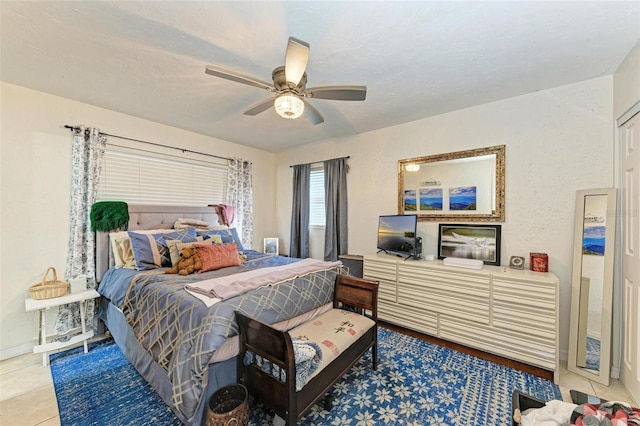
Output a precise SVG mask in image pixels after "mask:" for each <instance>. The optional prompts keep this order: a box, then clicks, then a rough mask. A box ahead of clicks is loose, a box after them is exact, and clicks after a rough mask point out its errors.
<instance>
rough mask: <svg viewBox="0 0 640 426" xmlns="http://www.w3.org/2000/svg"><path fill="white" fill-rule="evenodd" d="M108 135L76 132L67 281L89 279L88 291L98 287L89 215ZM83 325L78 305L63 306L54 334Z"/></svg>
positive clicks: (90, 315)
mask: <svg viewBox="0 0 640 426" xmlns="http://www.w3.org/2000/svg"><path fill="white" fill-rule="evenodd" d="M106 142H107V138H106V136H104V135H102V134H100V130H99V129H96V128H91V127H84V126H78V127H76V128H74V130H73V140H72V154H71V155H72V157H71V158H72V170H71V206H70V211H69V245H68V248H67V266H66V269H65V274H64V275H65V279H67V280H69V279H72V278H76V277H77V276H78V275H86V276H87V288H93V289H95V288H96V274H95V272H96V265H95V240H94V233H93V232H91V227H90V221H89V214H90V212H91V206H92V205H93V203H94V202H95V201H96V196H97V194H98V181H99V179H100V170H101V168H102V160H103V158H104V149H105V144H106ZM94 312H95V304H94V301H93V300H91V301H89V303H88V304H87V312H86V315H87V326H89V327H92V328H93V327H94ZM79 326H80V306H79V303H72V304H69V305H64V306H61V307H60V308H59V310H58V318H57V321H56V325H55V332H56V333H58V334H61V333H66V332H68V331H69V330H71V329H73V328H76V327H79Z"/></svg>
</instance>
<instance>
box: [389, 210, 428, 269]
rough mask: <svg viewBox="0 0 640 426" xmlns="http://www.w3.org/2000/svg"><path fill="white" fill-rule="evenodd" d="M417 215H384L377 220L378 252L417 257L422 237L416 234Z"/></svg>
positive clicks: (420, 248)
mask: <svg viewBox="0 0 640 426" xmlns="http://www.w3.org/2000/svg"><path fill="white" fill-rule="evenodd" d="M417 226H418V216H417V215H415V214H402V215H385V216H380V219H379V221H378V253H379V252H381V251H383V252H385V253H391V254H396V255H398V256H400V257H402V256H406V257H407V258H410V257H413V258H415V259H419V258H420V255H421V254H422V238H420V237H418V235H417V232H416V231H417Z"/></svg>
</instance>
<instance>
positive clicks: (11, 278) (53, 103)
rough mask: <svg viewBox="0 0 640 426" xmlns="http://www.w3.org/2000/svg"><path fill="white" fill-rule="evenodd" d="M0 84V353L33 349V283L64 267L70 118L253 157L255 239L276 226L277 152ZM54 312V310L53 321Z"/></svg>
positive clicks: (130, 134)
mask: <svg viewBox="0 0 640 426" xmlns="http://www.w3.org/2000/svg"><path fill="white" fill-rule="evenodd" d="M0 84H1V85H0V94H1V98H2V106H1V108H2V109H1V121H0V123H1V129H2V134H1V138H0V144H1V145H0V152H1V156H0V157H1V160H0V165H1V166H0V167H1V169H0V176H1V177H0V179H1V181H0V184H1V189H2V191H1V198H0V202H1V205H0V208H1V215H0V235H1V241H0V250H1V252H0V253H1V256H0V259H1V262H0V296H1V299H0V345H1V346H0V358H6V357H8V356H12V355H15V354H17V353H20V352H28V351H30V350H31V347H32V345H33V341H32V337H34V336H36V335H37V314H36V313H33V312H32V313H29V314H27V313H25V312H24V299H25V297H27V296H28V287H29V286H30V285H31V284H33V283H36V282H39V281H40V280H41V278H42V274H43V273H44V271H45V269H46V268H47V267H48V266H54V267H55V268H56V269H57V271H58V274H59V275H63V274H64V268H65V262H66V254H67V238H68V226H69V225H68V215H69V192H70V181H71V176H70V173H71V143H70V141H71V134H70V132H69V130H67V129H64V128H63V127H62V126H63V125H65V124H71V125H75V124H85V125H87V126H95V127H98V128H100V129H102V130H103V131H105V132H107V133H113V134H116V135H122V136H127V137H131V138H136V139H142V140H147V141H151V142H156V143H160V144H166V145H171V146H176V147H180V148H186V149H191V150H194V151H199V152H205V153H211V154H215V155H220V156H223V157H230V156H234V157H240V158H243V159H246V160H249V161H251V162H252V163H253V172H254V188H255V192H254V199H255V207H254V208H255V221H254V245H253V247H254V248H256V249H258V250H262V239H263V238H264V237H267V236H271V235H276V234H277V232H276V227H275V210H276V207H275V184H274V178H275V171H274V164H275V155H274V154H272V153H269V152H266V151H262V150H258V149H254V148H248V147H245V146H241V145H237V144H234V143H230V142H226V141H222V140H219V139H214V138H210V137H206V136H202V135H198V134H195V133H191V132H187V131H184V130H180V129H176V128H172V127H168V126H163V125H160V124H157V123H153V122H150V121H146V120H142V119H138V118H135V117H132V116H128V115H125V114H121V113H117V112H113V111H109V110H106V109H101V108H97V107H93V106H91V105H88V104H83V103H80V102H75V101H71V100H68V99H64V98H60V97H56V96H51V95H48V94H45V93H42V92H37V91H34V90H29V89H25V88H23V87H19V86H15V85H12V84H7V83H0ZM123 142H124V143H126V141H121V140H118V143H123ZM54 317H55V310H52V312H51V313H50V314H49V316H48V325H52V321H53V318H54ZM49 319H51V320H49Z"/></svg>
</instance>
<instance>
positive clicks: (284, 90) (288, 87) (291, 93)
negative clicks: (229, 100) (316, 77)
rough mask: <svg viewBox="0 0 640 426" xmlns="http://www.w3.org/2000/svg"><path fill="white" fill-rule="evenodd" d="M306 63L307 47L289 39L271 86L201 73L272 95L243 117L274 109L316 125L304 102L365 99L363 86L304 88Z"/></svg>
mask: <svg viewBox="0 0 640 426" xmlns="http://www.w3.org/2000/svg"><path fill="white" fill-rule="evenodd" d="M308 60H309V44H308V43H306V42H304V41H301V40H298V39H296V38H293V37H289V43H288V45H287V53H286V55H285V59H284V66H280V67H277V68H276V69H274V70H273V73H272V75H271V78H272V79H273V84H270V83H267V82H265V81H262V80H258V79H256V78H253V77H250V76H247V75H244V74H240V73H237V72H235V71H229V70H226V69H224V68H220V67H216V66H213V65H207V67H206V69H205V73H207V74H209V75H213V76H215V77H220V78H225V79H227V80H231V81H235V82H236V83H242V84H247V85H249V86H254V87H258V88H260V89H266V90H267V91H268V92H271V93H275V94H276V97H275V98H269V99H265V100H264V101H261V102H259V103H257V104H256V105H254V106H252V107H251V108H249V109H248V110H246V111H245V112H244V115H258V114H260V113H261V112H264V111H266V110H268V109H269V108H271V107H272V106H274V107H275V109H276V112H277V113H278V115H280V116H281V117H284V118H289V119H294V118H298V117H300V116H301V115H302V113H303V112H304V113H305V116H306V117H307V119H308V120H309V121H310V122H311V124H314V125H315V124H320V123H322V122H324V118H323V117H322V114H320V111H318V110H317V109H316V108H315V107H314V106H313V105H311V104H310V103H309V102H308V101H307V99H310V98H315V99H330V100H336V101H364V100H365V98H366V97H367V87H366V86H322V87H312V88H307V87H306V86H307V73H306V72H305V69H306V68H307V62H308Z"/></svg>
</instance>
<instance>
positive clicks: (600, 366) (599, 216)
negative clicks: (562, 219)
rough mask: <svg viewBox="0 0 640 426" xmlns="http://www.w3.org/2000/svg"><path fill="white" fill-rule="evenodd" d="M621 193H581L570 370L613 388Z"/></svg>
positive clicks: (575, 241) (612, 190)
mask: <svg viewBox="0 0 640 426" xmlns="http://www.w3.org/2000/svg"><path fill="white" fill-rule="evenodd" d="M615 203H616V195H615V189H599V190H586V191H578V195H577V199H576V227H575V239H574V243H575V247H574V260H573V262H574V263H573V280H572V299H571V330H570V336H569V370H570V371H574V372H577V373H579V374H582V375H584V376H587V377H589V378H591V379H593V380H595V381H598V382H599V383H602V384H605V385H608V383H609V368H610V349H611V321H612V317H611V306H612V305H611V304H612V294H613V257H614V253H613V250H614V241H613V240H614V238H615V218H616V216H615Z"/></svg>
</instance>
